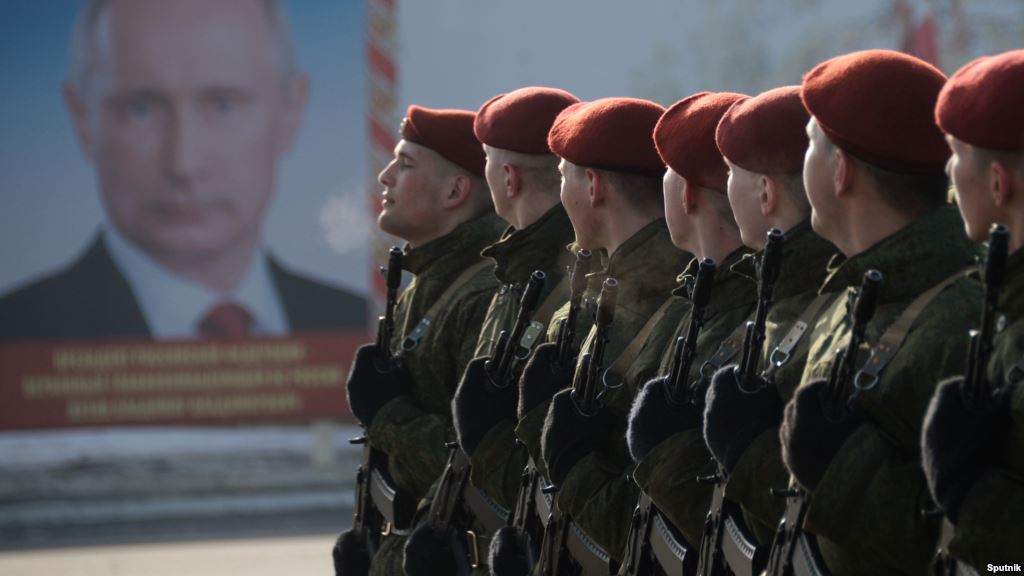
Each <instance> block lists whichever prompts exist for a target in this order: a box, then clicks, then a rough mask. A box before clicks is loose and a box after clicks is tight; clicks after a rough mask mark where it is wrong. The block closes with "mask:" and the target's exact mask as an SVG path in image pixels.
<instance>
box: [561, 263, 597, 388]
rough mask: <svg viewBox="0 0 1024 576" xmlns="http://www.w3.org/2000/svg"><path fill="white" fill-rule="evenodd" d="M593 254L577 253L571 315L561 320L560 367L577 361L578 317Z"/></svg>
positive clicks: (572, 278)
mask: <svg viewBox="0 0 1024 576" xmlns="http://www.w3.org/2000/svg"><path fill="white" fill-rule="evenodd" d="M592 258H593V254H591V252H590V250H582V249H581V250H580V251H578V252H576V262H575V263H574V264H573V266H572V273H571V275H570V276H569V287H570V288H569V290H570V292H569V313H568V314H566V316H565V318H562V319H561V320H559V325H560V326H559V328H560V329H559V331H558V341H557V350H558V353H557V354H556V355H555V357H556V358H557V359H558V361H557V362H556V364H557V365H558V366H560V367H563V368H564V367H567V366H570V365H572V363H573V362H574V361H575V360H576V353H577V352H578V351H577V350H574V343H575V341H576V317H577V316H579V313H580V306H581V304H582V302H583V293H584V292H585V291H586V288H587V274H589V273H590V266H591V259H592Z"/></svg>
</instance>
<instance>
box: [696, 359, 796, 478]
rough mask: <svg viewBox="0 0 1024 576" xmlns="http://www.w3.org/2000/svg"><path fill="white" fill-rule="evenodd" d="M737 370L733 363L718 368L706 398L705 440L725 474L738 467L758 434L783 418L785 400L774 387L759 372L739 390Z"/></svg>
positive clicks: (775, 424)
mask: <svg viewBox="0 0 1024 576" xmlns="http://www.w3.org/2000/svg"><path fill="white" fill-rule="evenodd" d="M737 370H738V368H737V367H736V366H735V365H733V366H726V367H725V368H722V369H721V370H719V371H718V372H715V375H714V377H712V378H711V386H709V387H708V393H707V395H706V396H705V402H704V404H705V406H706V407H705V408H704V441H705V442H707V445H708V449H709V450H711V454H713V455H714V457H715V460H717V461H718V463H719V464H721V465H722V467H723V468H725V472H726V474H729V473H731V472H732V471H733V470H734V469H735V468H736V463H737V462H739V460H740V456H742V455H743V452H744V451H745V450H746V449H747V446H750V443H751V442H753V441H754V439H755V438H757V437H758V436H759V435H760V434H761V433H762V432H764V431H765V430H768V429H769V428H774V427H776V426H778V425H779V422H781V421H782V401H781V400H780V399H779V393H778V391H776V390H775V387H773V386H769V385H768V383H767V382H765V381H764V380H763V379H761V377H759V376H758V377H755V379H754V380H755V381H754V382H751V383H750V384H749V385H744V390H740V386H739V385H740V383H739V379H740V378H742V376H740V374H739V373H738V372H737ZM747 390H756V391H755V392H753V393H750V392H747Z"/></svg>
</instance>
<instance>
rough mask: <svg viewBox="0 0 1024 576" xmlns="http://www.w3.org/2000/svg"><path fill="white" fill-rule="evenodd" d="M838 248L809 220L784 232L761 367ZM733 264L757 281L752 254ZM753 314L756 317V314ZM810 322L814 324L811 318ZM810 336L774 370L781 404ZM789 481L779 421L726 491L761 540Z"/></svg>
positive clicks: (748, 453)
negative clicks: (780, 490)
mask: <svg viewBox="0 0 1024 576" xmlns="http://www.w3.org/2000/svg"><path fill="white" fill-rule="evenodd" d="M835 254H836V248H835V246H833V245H832V244H830V243H829V242H828V241H827V240H824V239H823V238H821V237H820V236H818V235H817V234H815V233H814V231H812V230H811V223H810V221H809V220H808V221H805V222H803V223H802V224H800V225H798V226H796V227H794V228H793V229H791V230H789V231H788V232H786V236H785V241H784V243H783V248H782V267H781V269H780V270H779V278H778V280H777V281H776V283H775V291H774V292H773V294H772V299H773V300H774V302H773V303H772V307H771V308H770V309H769V311H768V316H767V319H766V320H765V339H764V352H763V354H762V355H761V363H760V364H759V370H763V369H764V368H765V367H767V366H768V365H769V357H770V356H771V353H772V350H774V349H775V347H776V346H778V344H779V343H780V341H781V340H782V339H783V338H784V337H785V336H786V333H787V332H789V330H790V328H792V327H793V324H795V323H796V322H797V320H798V319H800V318H801V316H802V315H803V314H804V312H805V310H807V308H808V306H810V305H811V303H812V302H813V301H814V300H815V299H816V298H819V295H818V288H820V287H821V284H822V283H823V282H824V281H825V275H826V273H827V267H828V262H829V259H831V258H832V257H833V256H834V255H835ZM733 270H735V271H736V272H739V273H741V274H744V275H746V276H749V277H750V278H751V279H753V280H754V281H755V282H756V278H757V270H756V269H755V265H754V260H753V257H752V255H748V256H747V257H746V258H744V259H743V260H741V261H740V262H738V263H737V264H736V265H735V266H733ZM821 297H822V298H827V296H821ZM750 319H751V320H753V315H751V317H750ZM808 320H810V319H808ZM807 323H808V324H810V322H809V321H808V322H807ZM809 340H810V338H809V335H807V334H805V337H804V338H802V339H801V340H800V342H799V343H798V344H797V346H796V348H794V349H793V351H792V352H791V354H790V356H789V360H788V361H786V363H785V364H783V365H782V366H781V367H780V368H778V369H777V370H775V372H774V374H773V375H772V376H771V382H772V383H773V384H774V385H775V387H776V390H777V391H778V393H779V397H780V398H781V399H782V402H783V404H785V403H786V402H787V401H788V400H789V399H790V398H792V397H793V390H795V389H796V386H797V384H799V383H800V376H801V374H802V373H803V369H804V362H805V361H806V360H807V347H808V346H807V345H808V341H809ZM788 481H789V472H788V471H787V470H786V467H785V466H784V465H783V464H782V448H781V446H780V445H779V429H778V427H773V428H771V429H769V430H765V431H764V432H763V433H762V434H761V435H760V436H758V437H757V438H755V439H754V441H753V442H752V443H751V445H750V446H748V447H747V450H745V451H744V452H743V455H742V456H740V459H739V461H738V462H737V463H736V467H735V469H734V470H733V471H732V474H731V475H730V476H729V481H728V484H727V485H726V490H725V493H726V496H727V497H728V498H729V499H731V500H733V501H735V502H738V503H739V504H740V505H741V506H742V507H743V510H744V512H745V514H744V516H745V520H746V523H747V526H748V527H750V529H751V531H752V532H753V534H754V536H755V537H756V538H757V541H758V544H761V545H762V546H768V545H770V544H771V542H772V538H773V537H774V536H775V529H776V527H777V525H778V522H779V518H781V517H782V513H783V512H784V511H785V504H786V503H785V500H784V499H782V498H779V497H776V496H772V495H771V493H770V492H769V489H770V488H785V487H786V483H787V482H788Z"/></svg>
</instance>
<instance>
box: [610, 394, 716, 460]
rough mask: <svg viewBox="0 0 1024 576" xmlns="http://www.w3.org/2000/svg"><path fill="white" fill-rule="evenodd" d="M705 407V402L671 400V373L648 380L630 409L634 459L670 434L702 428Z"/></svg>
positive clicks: (629, 433) (628, 436) (628, 439)
mask: <svg viewBox="0 0 1024 576" xmlns="http://www.w3.org/2000/svg"><path fill="white" fill-rule="evenodd" d="M699 398H703V396H700V397H699ZM703 411H704V406H703V404H702V403H701V404H690V403H688V402H683V403H681V404H677V403H676V402H673V401H671V400H670V399H669V392H668V376H659V377H657V378H654V379H653V380H650V381H649V382H647V383H646V384H644V387H643V388H641V389H640V393H639V394H637V395H636V400H634V401H633V407H632V408H631V409H630V411H629V428H628V429H627V430H626V443H627V444H628V445H629V453H630V455H632V456H633V460H634V461H635V462H640V461H641V460H643V459H644V458H646V457H647V455H648V454H649V453H650V452H651V450H654V448H655V447H656V446H657V445H658V444H661V443H662V441H664V440H665V439H666V438H668V437H669V436H672V435H674V434H676V433H678V432H682V431H683V430H689V429H692V428H699V427H700V425H701V424H700V421H701V415H702V412H703Z"/></svg>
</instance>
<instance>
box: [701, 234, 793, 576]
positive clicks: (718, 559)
mask: <svg viewBox="0 0 1024 576" xmlns="http://www.w3.org/2000/svg"><path fill="white" fill-rule="evenodd" d="M782 241H783V235H782V231H781V230H779V229H778V228H772V229H771V230H769V231H768V241H767V243H766V244H765V247H764V250H763V251H762V253H761V258H760V264H759V265H758V275H757V276H758V290H757V310H756V312H755V313H754V320H752V321H748V322H747V326H746V335H745V337H744V340H743V353H742V355H741V362H740V365H739V366H738V367H737V368H736V370H737V374H736V382H737V384H738V386H739V389H740V390H741V391H743V392H746V393H750V394H753V393H756V392H757V391H758V390H759V389H760V388H761V385H756V382H757V380H758V375H757V369H758V365H759V363H760V362H759V361H760V358H761V355H762V354H763V352H764V340H765V323H766V321H767V319H768V311H769V310H770V309H771V306H772V296H773V294H774V292H775V282H776V280H778V278H779V269H780V268H781V267H782ZM725 480H726V477H725V470H724V468H722V467H721V466H719V468H718V473H717V474H715V475H713V476H710V477H702V478H699V479H698V481H701V482H710V483H713V484H714V485H715V489H714V492H713V494H712V497H711V508H710V510H709V511H708V515H707V518H706V519H705V521H704V531H703V532H702V533H701V541H700V561H699V562H698V568H697V573H698V574H700V575H701V576H725V575H727V574H735V575H736V576H755V575H757V574H760V573H761V571H762V570H764V564H765V561H766V560H767V555H768V551H767V550H766V549H765V548H764V547H759V546H758V545H757V540H755V539H754V537H753V535H752V534H751V533H750V529H749V528H747V526H746V524H745V523H744V521H743V514H742V512H741V510H740V507H739V506H738V505H737V504H736V503H735V502H733V501H731V500H727V499H726V498H725Z"/></svg>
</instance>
